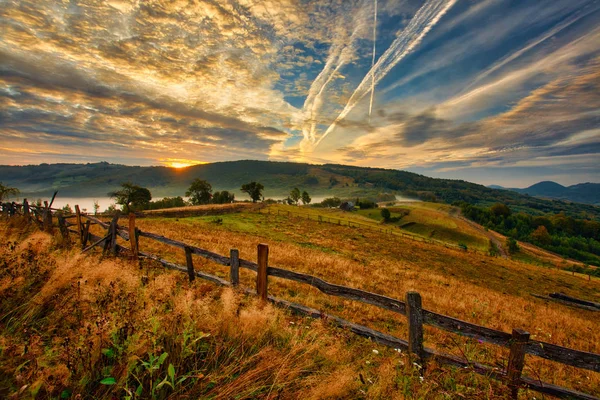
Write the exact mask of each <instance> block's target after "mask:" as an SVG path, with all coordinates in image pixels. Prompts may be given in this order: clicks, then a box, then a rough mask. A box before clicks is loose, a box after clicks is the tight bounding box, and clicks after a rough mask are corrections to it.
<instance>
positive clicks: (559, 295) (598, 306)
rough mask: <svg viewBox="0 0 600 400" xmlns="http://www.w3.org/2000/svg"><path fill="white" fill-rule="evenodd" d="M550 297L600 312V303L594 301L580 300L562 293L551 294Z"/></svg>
mask: <svg viewBox="0 0 600 400" xmlns="http://www.w3.org/2000/svg"><path fill="white" fill-rule="evenodd" d="M549 296H550V297H552V298H553V299H560V300H564V301H569V302H571V303H575V304H580V305H582V306H587V307H593V308H596V309H598V310H600V303H594V302H593V301H587V300H582V299H578V298H576V297H571V296H567V295H566V294H562V293H550V294H549Z"/></svg>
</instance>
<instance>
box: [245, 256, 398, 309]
mask: <svg viewBox="0 0 600 400" xmlns="http://www.w3.org/2000/svg"><path fill="white" fill-rule="evenodd" d="M240 262H241V264H240V266H242V267H244V268H248V265H247V264H246V263H244V262H243V261H242V260H240ZM249 269H251V268H249ZM268 274H269V275H270V276H275V277H278V278H283V279H288V280H291V281H296V282H301V283H306V284H308V285H311V286H314V287H316V288H317V289H319V290H320V291H321V292H323V293H326V294H329V295H332V296H337V297H343V298H346V299H351V300H357V301H360V302H363V303H367V304H372V305H374V306H377V307H381V308H384V309H386V310H390V311H394V312H397V313H399V314H402V315H406V305H405V304H404V302H402V301H400V300H396V299H393V298H390V297H386V296H382V295H379V294H376V293H371V292H366V291H364V290H359V289H353V288H349V287H346V286H341V285H335V284H332V283H329V282H326V281H324V280H322V279H320V278H317V277H315V276H312V275H307V274H302V273H299V272H293V271H288V270H285V269H281V268H276V267H269V268H268Z"/></svg>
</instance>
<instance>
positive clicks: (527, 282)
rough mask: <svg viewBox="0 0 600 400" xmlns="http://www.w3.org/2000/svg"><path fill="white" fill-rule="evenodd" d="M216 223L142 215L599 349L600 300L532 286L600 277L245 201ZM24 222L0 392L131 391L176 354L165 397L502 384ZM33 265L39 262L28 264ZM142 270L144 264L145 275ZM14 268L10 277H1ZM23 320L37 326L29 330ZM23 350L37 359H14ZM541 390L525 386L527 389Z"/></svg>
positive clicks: (486, 390)
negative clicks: (586, 305)
mask: <svg viewBox="0 0 600 400" xmlns="http://www.w3.org/2000/svg"><path fill="white" fill-rule="evenodd" d="M212 221H213V217H207V218H181V219H179V220H175V219H166V218H155V219H151V218H147V219H139V220H138V221H137V222H138V226H139V227H140V228H141V229H142V230H145V231H149V232H154V233H157V234H161V235H164V236H167V237H170V238H173V239H178V240H181V241H184V242H186V243H189V244H193V245H196V246H198V247H202V248H205V249H208V250H211V251H215V252H217V253H220V254H224V255H226V254H228V253H229V249H230V248H238V249H239V250H240V256H241V257H242V258H245V259H249V260H253V261H254V260H255V259H256V245H257V244H258V243H261V242H264V243H268V244H269V246H270V265H273V266H278V267H282V268H286V269H290V270H295V271H300V272H304V273H310V274H312V275H315V276H319V277H321V278H323V279H326V280H328V281H330V282H333V283H338V284H343V285H346V286H351V287H356V288H361V289H364V290H369V291H373V292H376V293H381V294H384V295H387V296H390V297H395V298H400V299H402V298H403V297H404V295H405V293H406V292H407V291H408V290H418V291H419V292H420V293H421V295H422V296H423V304H424V307H425V308H427V309H430V310H432V311H436V312H440V313H443V314H446V315H450V316H454V317H457V318H460V319H464V320H467V321H471V322H475V323H479V324H482V325H485V326H488V327H491V328H496V329H502V330H505V331H510V330H511V329H512V328H517V327H518V328H524V329H526V330H529V331H530V332H531V333H532V337H533V338H535V339H539V340H544V341H547V342H551V343H556V344H559V345H564V346H569V347H573V348H576V349H580V350H585V351H592V352H596V353H598V352H600V329H598V328H600V323H599V322H598V318H597V313H596V314H594V313H592V312H589V311H585V310H579V309H572V308H568V307H565V306H563V305H560V304H554V303H546V302H544V301H542V300H539V299H536V298H533V297H531V296H530V295H529V293H530V292H536V293H547V292H551V291H563V292H565V293H567V294H570V295H573V296H576V297H582V298H587V299H590V300H594V301H599V300H600V287H599V286H598V282H595V281H591V282H588V281H587V280H584V279H581V278H579V277H574V276H570V275H566V274H564V273H562V272H561V271H556V270H552V269H547V268H540V267H535V266H532V265H528V264H522V263H517V262H513V261H511V260H503V259H499V258H492V257H488V256H485V255H482V254H477V253H472V252H470V253H465V252H463V251H460V250H453V249H447V248H444V247H443V246H436V245H431V244H427V243H420V242H415V241H413V240H409V239H403V238H401V237H395V236H389V235H380V234H378V233H377V232H371V231H366V230H360V229H356V228H348V227H339V226H334V225H330V224H320V223H318V222H315V221H312V222H309V221H306V220H303V219H300V218H293V217H292V218H287V217H283V216H280V217H278V216H274V215H270V216H269V215H258V214H253V213H241V214H229V215H227V216H223V218H222V221H217V222H218V223H215V222H212ZM21 232H22V231H20V230H19V228H18V227H17V228H9V227H6V226H4V225H0V235H3V236H4V237H6V238H10V239H9V242H10V243H14V242H17V244H16V245H14V248H13V249H11V248H10V247H9V246H8V247H4V248H2V249H1V250H0V261H3V262H4V263H5V265H6V266H7V267H8V269H7V270H6V271H9V272H10V273H7V272H6V271H5V270H3V272H2V273H1V274H0V282H1V283H2V284H0V296H2V297H3V298H7V299H10V301H5V302H3V303H2V304H1V305H0V331H1V334H0V349H1V351H0V376H4V378H1V379H2V381H1V382H0V387H7V388H9V389H7V390H5V391H4V392H3V391H2V390H3V389H0V396H4V397H7V396H8V395H14V394H15V393H18V392H19V390H20V388H22V387H24V386H25V385H27V387H26V388H25V389H24V390H23V392H22V393H32V392H33V391H35V390H37V391H38V397H39V396H47V397H49V396H58V395H60V393H61V391H62V390H64V389H65V388H70V389H71V390H72V391H73V393H86V394H88V393H93V397H96V398H110V396H112V395H115V394H116V395H117V396H121V395H125V394H126V390H130V391H135V388H136V385H137V383H136V381H135V379H133V378H132V374H133V375H135V374H137V375H139V378H140V379H139V380H140V383H141V384H142V385H143V387H144V389H145V390H148V388H151V387H152V386H153V385H156V382H157V379H158V377H159V376H160V379H162V378H164V377H165V376H167V371H166V368H167V365H168V364H169V363H170V362H171V360H173V363H174V365H175V369H176V371H177V376H178V377H179V376H180V375H181V374H183V373H186V374H188V373H189V374H191V377H189V378H188V380H187V381H185V382H184V383H182V384H181V385H180V386H177V389H176V390H174V391H169V390H168V388H167V387H166V386H164V387H163V388H162V389H161V391H160V393H159V394H160V396H162V397H160V396H159V398H165V397H169V396H170V397H172V398H179V397H184V396H186V398H205V397H211V398H233V397H238V398H332V399H333V398H368V399H384V398H385V399H387V398H440V399H444V398H456V397H464V398H472V399H479V398H489V399H500V398H505V397H506V396H507V390H506V388H505V387H504V386H503V385H502V384H500V383H498V382H494V381H492V380H489V379H487V378H486V377H481V376H477V375H475V374H472V373H468V372H464V371H454V370H452V369H449V368H446V367H441V368H439V367H438V366H436V365H431V366H430V368H429V369H428V370H427V372H426V374H425V376H424V380H423V382H421V381H420V379H419V374H418V371H416V370H415V369H414V367H413V366H412V364H411V363H410V362H408V360H407V359H406V358H405V357H404V356H403V355H399V354H398V353H396V352H395V351H394V350H393V349H385V348H382V347H381V346H376V345H373V344H371V343H370V342H369V341H366V340H364V339H360V338H357V337H355V336H354V335H352V334H350V333H349V332H347V331H344V330H340V329H335V328H331V327H328V326H324V325H323V324H322V323H321V322H319V321H311V320H309V319H301V318H295V317H291V316H289V315H287V314H286V313H285V312H283V311H281V310H277V309H273V308H271V307H268V306H267V307H263V306H260V305H259V304H256V303H255V302H254V300H253V299H250V298H247V297H245V296H240V295H238V294H236V293H235V292H233V291H231V290H221V289H218V288H215V286H214V285H212V284H209V283H204V282H202V281H196V282H195V283H194V284H192V285H190V284H189V283H188V282H187V281H186V275H185V274H181V273H177V272H168V271H165V270H164V269H162V268H161V267H160V266H157V265H156V264H154V263H150V262H142V263H141V269H140V267H139V266H138V265H137V264H135V263H132V262H129V261H125V260H115V259H99V258H98V256H97V255H90V256H81V255H80V254H78V251H76V250H71V251H67V250H63V249H60V248H58V247H57V240H56V239H53V238H51V237H49V236H48V235H46V234H41V233H34V234H33V235H32V236H26V235H24V234H22V233H21ZM97 233H100V232H97ZM140 247H141V249H142V250H144V251H150V252H153V253H155V254H159V255H161V256H162V257H164V258H166V259H169V260H172V261H176V262H179V263H181V264H184V260H185V259H184V254H183V251H182V250H180V249H174V248H171V247H169V246H166V245H162V244H160V243H157V242H154V241H151V240H147V239H145V238H141V241H140ZM194 263H195V267H196V269H198V270H203V271H206V272H211V273H214V274H216V275H219V276H222V277H227V270H226V268H224V267H222V266H219V265H215V264H213V263H210V262H208V261H206V260H204V259H201V258H198V257H194ZM31 271H34V272H35V274H33V275H32V276H29V275H28V274H29V272H31ZM142 275H146V276H148V284H147V285H145V286H144V285H142V283H141V282H142V280H141V276H142ZM10 279H12V282H13V283H14V284H13V285H10V284H8V283H7V282H8V280H10ZM241 280H242V284H243V285H245V286H249V287H252V286H253V285H254V280H255V274H254V273H253V272H251V271H247V270H242V271H241ZM269 292H270V293H271V294H274V295H277V296H279V297H282V298H286V299H289V300H291V301H294V302H298V303H302V304H305V305H308V306H312V307H315V308H319V309H322V310H323V311H325V312H328V313H331V314H335V315H339V316H342V317H344V318H347V319H349V320H352V321H354V322H357V323H360V324H364V325H367V326H370V327H373V328H375V329H378V330H381V331H384V332H387V333H391V334H394V335H397V336H398V337H402V338H406V336H407V334H406V321H405V318H404V317H402V316H399V315H397V314H394V313H391V312H387V311H384V310H380V309H378V308H376V307H372V306H368V305H363V304H361V303H357V302H352V301H347V300H341V299H337V298H333V297H329V296H327V295H324V294H322V293H320V292H319V291H318V290H317V289H315V288H312V287H310V286H306V285H300V284H296V283H293V282H289V281H285V280H281V279H277V278H271V279H270V280H269ZM21 326H26V327H29V328H27V329H29V331H27V333H23V332H22V329H21ZM34 330H35V331H34ZM31 332H34V333H33V334H32V333H31ZM206 335H209V336H206ZM185 337H188V339H186V340H187V341H186V340H184V339H183V338H185ZM425 339H426V345H427V346H428V347H434V348H438V349H441V350H443V351H445V352H449V353H453V354H456V355H459V356H463V355H466V356H467V357H468V358H469V359H471V360H477V361H481V362H485V363H487V364H490V365H496V366H501V365H502V362H503V361H502V360H506V358H507V350H506V349H502V348H499V347H496V346H490V345H482V344H479V343H476V342H475V341H473V340H466V339H464V338H461V337H458V336H456V335H452V334H448V333H445V332H443V331H439V330H436V329H433V328H427V329H426V337H425ZM194 341H195V342H194ZM191 342H194V345H191V344H190V343H191ZM194 346H196V347H194ZM25 348H26V349H27V351H24V349H25ZM107 348H113V349H117V350H115V351H118V354H119V358H118V359H116V360H115V359H108V358H107V356H106V355H105V354H104V353H103V352H102V349H107ZM190 349H191V350H190ZM374 349H376V350H377V351H378V354H375V353H373V352H372V350H374ZM188 350H189V351H192V353H193V354H188V353H187V352H188ZM163 352H167V353H169V356H168V358H167V361H166V362H165V364H163V365H162V366H161V367H160V368H159V369H158V370H157V371H156V372H155V375H153V376H151V374H149V373H148V372H147V371H144V370H140V368H142V367H141V366H142V365H143V362H148V360H149V359H150V355H153V356H156V357H158V355H159V354H161V353H163ZM23 362H27V364H25V366H22V367H20V365H21V364H22V363H23ZM504 362H505V361H504ZM525 371H526V374H527V375H530V376H533V377H539V378H541V379H542V380H545V381H547V382H553V383H555V384H560V385H563V386H567V387H572V388H576V389H578V390H581V391H584V392H587V393H592V394H599V389H598V388H599V387H600V374H597V373H593V372H589V371H585V370H579V369H576V368H571V367H566V366H563V365H561V364H557V363H552V362H549V361H546V360H540V359H536V358H534V357H530V356H527V363H526V370H525ZM108 375H110V376H113V377H115V378H116V380H117V385H115V386H105V385H99V384H98V382H99V381H100V380H101V379H102V378H103V377H106V376H108ZM137 375H136V376H137ZM84 378H85V379H84ZM2 384H4V385H2ZM147 394H148V392H146V391H145V392H144V396H146V395H147ZM532 395H533V393H527V392H524V393H522V397H523V398H530V397H531V396H532ZM144 396H142V397H144ZM17 397H19V395H17ZM144 398H146V397H144Z"/></svg>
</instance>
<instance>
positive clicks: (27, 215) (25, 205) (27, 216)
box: [23, 199, 31, 223]
mask: <svg viewBox="0 0 600 400" xmlns="http://www.w3.org/2000/svg"><path fill="white" fill-rule="evenodd" d="M23 215H24V216H25V219H26V220H27V223H29V222H30V221H29V219H30V218H31V215H30V212H29V203H28V202H27V199H23Z"/></svg>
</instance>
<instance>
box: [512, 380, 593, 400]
mask: <svg viewBox="0 0 600 400" xmlns="http://www.w3.org/2000/svg"><path fill="white" fill-rule="evenodd" d="M521 384H522V385H523V386H524V387H526V388H528V389H531V390H535V391H536V392H540V393H545V394H549V395H551V396H554V397H558V398H560V399H581V400H600V398H599V397H595V396H592V395H589V394H586V393H582V392H579V391H577V390H572V389H567V388H564V387H560V386H556V385H553V384H551V383H546V382H540V381H539V380H538V379H532V378H529V377H525V376H524V377H522V378H521Z"/></svg>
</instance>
